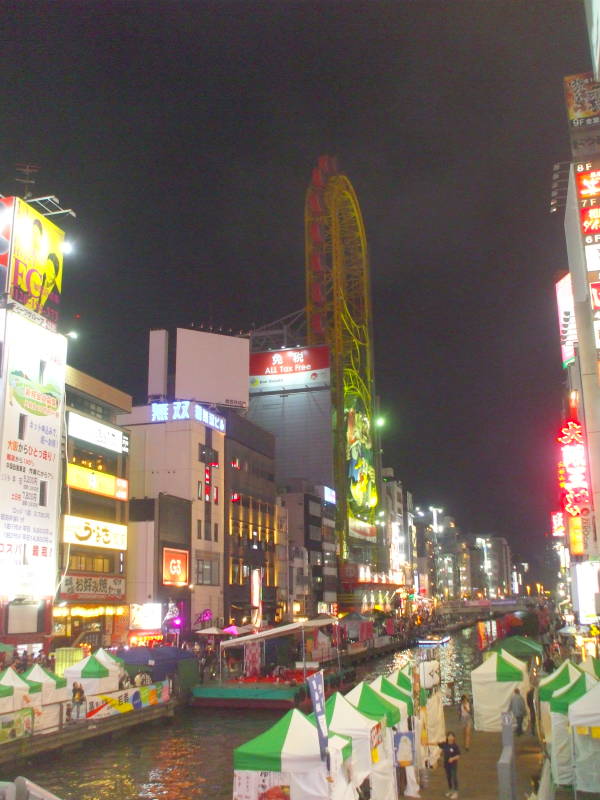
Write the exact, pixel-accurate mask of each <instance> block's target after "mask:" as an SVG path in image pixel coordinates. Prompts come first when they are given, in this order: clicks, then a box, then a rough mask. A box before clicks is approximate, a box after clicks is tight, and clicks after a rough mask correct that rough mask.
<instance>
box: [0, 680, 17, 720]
mask: <svg viewBox="0 0 600 800" xmlns="http://www.w3.org/2000/svg"><path fill="white" fill-rule="evenodd" d="M14 710H15V690H14V689H13V687H12V686H2V685H0V714H6V713H7V712H9V711H14Z"/></svg>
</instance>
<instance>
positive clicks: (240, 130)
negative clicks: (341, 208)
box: [0, 0, 589, 555]
mask: <svg viewBox="0 0 600 800" xmlns="http://www.w3.org/2000/svg"><path fill="white" fill-rule="evenodd" d="M3 8H4V11H3V35H2V39H3V42H2V54H3V55H2V82H1V83H2V86H3V93H2V114H1V119H2V133H1V135H0V191H2V192H3V193H4V194H12V193H14V192H15V189H16V184H15V183H14V175H15V170H14V164H15V163H16V162H21V161H30V162H33V163H35V164H38V165H39V166H40V167H41V172H40V177H39V180H38V185H37V187H36V188H37V192H38V193H39V194H43V193H54V194H56V195H58V196H59V197H60V199H61V201H62V202H63V204H64V205H69V206H72V207H73V208H75V209H76V211H77V214H78V220H77V222H76V223H74V224H71V223H69V224H68V229H69V232H70V233H71V234H72V236H73V238H74V239H76V242H77V250H78V252H77V255H76V256H73V257H72V258H71V260H70V261H69V263H68V266H67V269H66V274H65V281H64V295H63V303H64V322H63V330H68V329H69V328H70V327H72V326H73V323H72V322H71V319H72V316H73V315H74V314H75V313H79V314H81V320H80V321H79V322H78V323H77V327H78V329H79V330H80V334H81V335H80V339H79V340H78V341H77V342H76V343H74V344H73V345H72V347H71V354H70V360H71V363H73V365H74V366H77V367H79V368H81V369H84V370H85V371H87V372H90V373H92V374H94V375H96V376H98V377H100V378H102V379H104V380H107V381H109V382H112V383H114V384H115V385H117V386H119V387H121V388H123V389H125V390H127V391H129V392H131V393H133V394H134V395H135V396H136V398H137V399H138V400H139V399H142V398H143V394H144V379H145V372H146V349H147V333H146V332H147V330H148V328H150V327H162V326H165V327H166V326H172V325H188V324H190V323H191V322H196V323H198V322H201V321H204V322H207V321H212V322H213V323H214V324H216V325H223V326H224V327H225V328H229V327H234V328H237V329H239V328H247V327H248V326H250V325H251V324H252V323H256V324H263V323H266V322H269V321H271V320H274V319H276V318H277V317H279V316H282V315H284V314H287V313H289V312H291V311H294V310H296V309H298V308H300V307H301V306H302V305H303V302H304V250H303V248H304V229H303V225H304V223H303V207H304V193H305V189H306V186H307V183H308V181H309V178H310V173H311V169H312V167H313V164H314V162H315V160H316V158H317V157H318V156H319V155H320V154H322V153H330V154H335V155H337V156H338V159H339V162H340V165H341V167H342V168H343V170H344V171H345V172H346V173H347V174H348V176H349V177H350V179H351V181H352V182H353V185H354V187H355V189H356V191H357V194H358V198H359V201H360V204H361V207H362V211H363V215H364V219H365V225H366V230H367V237H368V242H369V247H370V253H371V269H372V283H373V305H374V314H375V351H376V370H377V375H376V380H377V389H378V393H379V394H380V396H381V402H382V405H383V408H384V409H385V411H386V414H387V417H388V427H387V429H386V433H385V438H384V444H383V446H384V452H385V455H384V459H385V462H386V464H389V465H393V466H394V467H395V468H396V472H397V475H398V476H399V477H400V478H402V479H403V480H404V482H405V484H406V485H407V487H408V488H412V489H413V491H414V493H415V496H416V500H417V502H421V503H425V504H429V503H435V504H437V505H442V506H444V507H445V508H447V509H448V510H449V511H451V512H452V513H453V514H454V515H455V516H456V517H457V519H458V522H459V523H460V524H461V526H462V527H463V528H465V529H466V530H471V531H481V532H496V533H498V534H503V535H506V536H507V537H508V538H509V539H510V541H511V543H512V544H513V545H514V546H515V548H517V549H519V550H520V551H521V552H522V553H523V554H524V555H525V554H529V553H531V552H533V551H535V550H536V549H539V547H540V545H541V542H542V536H543V534H544V532H545V531H546V530H547V528H548V513H549V512H550V510H551V508H552V506H553V505H554V504H555V501H556V491H555V477H554V476H555V466H554V461H553V459H554V448H553V436H554V433H555V429H556V427H557V425H558V422H559V419H560V405H561V390H562V374H561V369H560V355H559V347H558V334H557V322H556V309H555V303H554V285H553V279H554V277H555V273H556V271H557V270H564V269H565V267H566V260H565V259H566V255H565V246H564V236H563V232H562V220H561V219H560V216H561V215H558V214H557V215H554V216H550V215H549V214H548V211H547V208H548V203H549V194H550V181H551V168H552V164H553V162H555V161H560V160H566V159H568V158H569V148H568V139H567V128H566V122H565V118H564V109H563V95H562V78H563V76H564V75H568V74H572V73H575V72H582V71H586V70H588V69H589V55H588V48H587V40H586V33H585V20H584V13H583V4H582V3H580V2H575V1H573V2H548V1H547V0H544V2H536V1H534V0H527V2H523V3H516V2H514V0H510V1H509V2H495V1H494V0H485V2H482V0H477V1H476V2H466V1H464V2H463V0H456V1H455V2H418V1H414V2H409V0H396V2H377V0H369V1H368V2H363V3H358V2H352V0H345V1H344V2H325V1H323V2H311V3H297V2H285V1H284V0H280V1H279V2H271V3H267V2H261V3H259V2H253V0H240V1H239V2H236V3H231V2H226V0H217V1H215V2H200V0H197V1H196V2H164V3H155V2H151V0H138V2H120V3H115V2H108V0H102V2H93V1H92V2H90V0H87V2H80V3H72V4H69V3H66V2H60V0H59V2H53V3H48V4H46V3H42V2H30V3H23V2H17V3H12V4H11V3H5V4H4V6H3Z"/></svg>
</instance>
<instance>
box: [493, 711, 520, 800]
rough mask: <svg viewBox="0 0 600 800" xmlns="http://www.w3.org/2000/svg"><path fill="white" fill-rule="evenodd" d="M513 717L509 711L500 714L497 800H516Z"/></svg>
mask: <svg viewBox="0 0 600 800" xmlns="http://www.w3.org/2000/svg"><path fill="white" fill-rule="evenodd" d="M513 720H514V718H513V715H512V713H511V712H510V711H505V712H503V713H502V753H501V754H500V758H499V759H498V763H497V765H496V769H497V773H498V800H516V798H517V771H516V764H515V742H514V733H513Z"/></svg>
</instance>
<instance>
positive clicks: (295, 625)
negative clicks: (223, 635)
mask: <svg viewBox="0 0 600 800" xmlns="http://www.w3.org/2000/svg"><path fill="white" fill-rule="evenodd" d="M336 624H337V619H335V618H333V617H332V618H331V619H309V620H306V621H305V622H290V623H289V625H279V627H277V628H269V630H267V631H260V633H252V634H250V635H249V636H238V638H237V639H230V640H229V641H227V642H221V644H220V645H219V646H220V647H221V649H222V650H227V648H229V647H239V646H240V645H241V644H247V643H249V642H258V641H261V640H262V639H274V638H277V637H279V636H289V635H290V634H292V633H300V632H301V631H303V630H304V631H310V630H313V629H314V628H324V627H325V626H326V625H336Z"/></svg>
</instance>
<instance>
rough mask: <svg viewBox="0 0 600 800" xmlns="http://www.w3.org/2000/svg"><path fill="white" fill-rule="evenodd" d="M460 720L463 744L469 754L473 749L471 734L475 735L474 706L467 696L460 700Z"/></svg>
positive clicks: (464, 695)
mask: <svg viewBox="0 0 600 800" xmlns="http://www.w3.org/2000/svg"><path fill="white" fill-rule="evenodd" d="M458 718H459V720H460V725H461V727H462V729H463V744H464V746H465V750H466V751H467V753H468V752H469V747H471V734H472V733H473V705H472V704H471V701H470V700H469V698H468V697H467V695H466V694H463V696H462V697H461V698H460V706H459V707H458Z"/></svg>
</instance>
